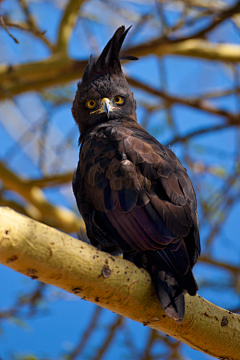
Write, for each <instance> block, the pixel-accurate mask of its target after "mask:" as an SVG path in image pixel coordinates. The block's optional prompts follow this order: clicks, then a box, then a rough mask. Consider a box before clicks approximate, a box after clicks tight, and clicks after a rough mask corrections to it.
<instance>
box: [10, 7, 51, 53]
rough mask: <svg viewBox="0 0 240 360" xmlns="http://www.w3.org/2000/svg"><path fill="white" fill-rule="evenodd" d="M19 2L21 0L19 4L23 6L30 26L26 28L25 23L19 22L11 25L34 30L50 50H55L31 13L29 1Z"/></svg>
mask: <svg viewBox="0 0 240 360" xmlns="http://www.w3.org/2000/svg"><path fill="white" fill-rule="evenodd" d="M18 2H19V5H20V6H21V8H22V10H23V12H24V14H25V17H26V21H27V24H28V27H29V28H28V29H27V28H24V25H17V24H11V25H9V26H13V27H17V28H19V29H21V30H25V31H30V32H32V33H33V34H34V35H35V36H37V37H39V38H40V39H41V40H42V41H43V42H44V43H45V45H47V47H48V48H49V49H50V50H53V46H52V44H51V43H50V41H49V40H48V39H47V38H46V37H45V36H44V34H45V31H40V29H39V28H38V26H37V24H36V21H35V19H34V17H33V16H32V14H31V12H30V10H29V8H28V5H27V2H26V1H25V0H18Z"/></svg>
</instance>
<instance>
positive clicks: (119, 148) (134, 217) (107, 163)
mask: <svg viewBox="0 0 240 360" xmlns="http://www.w3.org/2000/svg"><path fill="white" fill-rule="evenodd" d="M81 156H82V158H81V166H82V168H81V173H82V177H83V178H84V189H85V191H86V192H87V193H91V199H90V202H91V203H92V205H93V208H94V209H95V210H96V211H97V213H98V217H99V220H98V223H99V224H100V223H101V224H102V226H103V227H104V226H105V229H106V230H108V229H110V228H111V227H113V228H114V229H115V230H116V231H117V233H118V234H119V235H120V236H121V238H123V239H124V241H125V242H126V243H127V244H128V245H129V246H130V247H131V248H133V249H136V250H139V251H146V250H154V251H156V250H158V249H164V248H166V246H168V248H169V249H171V251H172V252H173V251H177V250H178V249H180V248H181V254H182V255H181V257H182V260H184V259H183V257H184V251H183V247H185V248H187V251H185V257H186V259H185V260H186V261H185V260H184V261H181V264H184V263H185V265H181V266H185V268H184V269H182V271H183V272H185V271H187V269H188V267H189V260H188V259H187V257H188V254H189V253H190V262H192V263H195V261H196V259H195V258H197V255H198V253H199V250H200V243H199V235H198V225H197V214H196V197H195V193H194V190H193V187H192V184H191V181H190V179H189V177H188V175H187V172H186V170H185V169H184V168H183V167H182V165H181V163H180V162H179V160H178V159H177V157H176V156H175V155H174V154H173V152H172V151H171V150H169V149H166V148H165V147H163V146H162V145H161V144H159V143H158V142H157V141H156V140H155V139H154V138H153V137H151V136H150V135H149V134H148V133H147V132H145V131H144V130H143V129H142V128H141V127H140V126H139V125H137V124H136V125H135V127H134V128H129V127H127V126H124V124H122V125H119V126H106V127H105V128H104V131H103V130H102V131H101V132H99V134H96V135H95V137H93V138H91V141H87V142H86V144H85V146H83V151H82V152H81ZM110 224H111V226H110ZM115 235H116V233H115ZM115 235H114V236H115ZM189 237H191V239H189ZM184 238H185V239H186V241H185V242H182V239H184ZM170 245H171V246H170ZM191 265H193V264H191Z"/></svg>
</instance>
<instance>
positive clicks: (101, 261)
mask: <svg viewBox="0 0 240 360" xmlns="http://www.w3.org/2000/svg"><path fill="white" fill-rule="evenodd" d="M0 218H1V222H0V262H1V263H2V264H4V265H6V266H8V267H11V268H12V269H14V270H16V271H18V272H21V273H23V274H25V275H27V276H30V277H32V278H33V279H39V280H40V281H43V282H45V283H48V284H52V285H55V286H58V287H60V288H62V289H65V290H66V291H69V292H72V293H74V294H76V295H78V296H80V297H82V298H84V299H86V300H89V301H91V302H94V303H96V304H98V305H100V306H102V307H104V308H106V309H109V310H111V311H114V312H116V313H118V314H120V315H124V316H126V317H129V318H130V319H133V320H135V321H138V322H141V323H143V324H145V325H148V326H149V327H151V328H153V329H157V330H160V331H163V332H165V333H166V334H168V335H170V336H173V337H175V338H176V339H178V340H180V341H182V342H184V343H186V344H188V345H189V346H191V347H192V348H194V349H196V350H200V351H202V352H205V353H207V354H209V355H212V356H215V357H218V358H228V359H230V358H231V359H234V360H240V317H239V315H237V314H233V313H231V312H229V311H227V310H224V309H221V308H219V307H217V306H216V305H214V304H211V303H210V302H208V301H207V300H205V299H203V298H201V297H200V296H199V295H197V296H195V297H191V296H188V295H186V297H185V299H186V315H185V319H184V322H183V324H181V325H179V324H177V323H175V322H174V321H173V320H171V319H169V318H168V317H167V316H166V315H165V314H164V312H163V310H162V309H161V307H160V305H159V302H158V300H157V296H156V294H155V291H154V289H153V286H152V282H151V278H150V275H149V274H148V273H147V272H146V271H145V270H143V269H138V268H137V267H136V266H135V265H133V264H132V263H130V262H128V261H126V260H122V259H119V258H115V257H113V256H111V255H108V254H106V253H104V252H101V251H99V250H97V249H96V248H94V247H92V246H90V245H88V244H86V243H83V242H82V241H79V240H77V239H74V238H71V237H70V236H68V235H66V234H64V233H61V232H59V231H57V230H55V229H53V228H50V227H48V226H46V225H43V224H41V223H38V222H36V221H34V220H31V219H29V218H27V217H25V216H23V215H19V214H17V213H15V212H14V211H13V210H11V209H8V208H0Z"/></svg>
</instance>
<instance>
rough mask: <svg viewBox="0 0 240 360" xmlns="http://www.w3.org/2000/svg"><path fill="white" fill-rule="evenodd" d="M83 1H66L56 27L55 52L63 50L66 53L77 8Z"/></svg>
mask: <svg viewBox="0 0 240 360" xmlns="http://www.w3.org/2000/svg"><path fill="white" fill-rule="evenodd" d="M84 1H85V0H69V1H68V3H67V6H66V8H65V11H64V13H63V16H62V20H61V23H60V26H59V29H58V39H57V43H56V47H55V49H54V51H55V53H57V52H64V53H65V54H67V47H68V42H69V39H70V36H71V34H72V31H73V28H74V26H75V23H76V21H77V17H78V12H79V8H80V7H81V5H82V4H83V3H84Z"/></svg>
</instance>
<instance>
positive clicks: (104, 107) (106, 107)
mask: <svg viewBox="0 0 240 360" xmlns="http://www.w3.org/2000/svg"><path fill="white" fill-rule="evenodd" d="M113 109H115V107H113V106H111V104H110V100H109V99H108V98H103V99H102V101H101V107H100V109H97V110H95V111H92V112H91V113H90V114H93V113H98V114H101V113H104V112H105V113H106V114H107V117H108V119H109V117H110V112H111V110H113Z"/></svg>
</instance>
